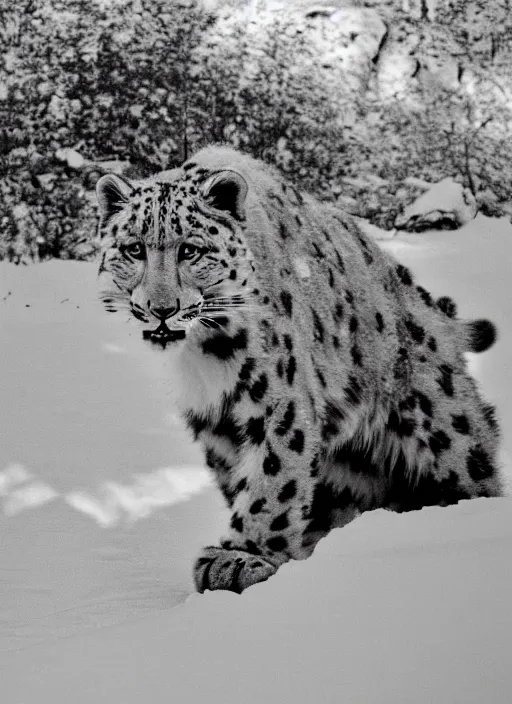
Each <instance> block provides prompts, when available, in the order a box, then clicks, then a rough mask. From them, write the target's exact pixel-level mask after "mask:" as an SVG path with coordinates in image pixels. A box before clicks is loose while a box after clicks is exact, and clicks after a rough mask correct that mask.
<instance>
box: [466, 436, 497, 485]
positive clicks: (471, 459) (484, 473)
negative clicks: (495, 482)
mask: <svg viewBox="0 0 512 704" xmlns="http://www.w3.org/2000/svg"><path fill="white" fill-rule="evenodd" d="M466 466H467V468H468V472H469V476H470V477H471V479H472V480H473V481H475V482H477V481H480V480H481V479H488V478H489V477H492V475H493V474H494V472H495V471H496V470H495V467H494V465H493V463H492V461H491V458H490V457H489V454H488V453H487V452H486V451H485V450H484V448H483V447H482V446H481V445H480V444H478V445H475V446H474V447H472V448H471V450H470V451H469V453H468V457H467V460H466Z"/></svg>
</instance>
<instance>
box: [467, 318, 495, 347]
mask: <svg viewBox="0 0 512 704" xmlns="http://www.w3.org/2000/svg"><path fill="white" fill-rule="evenodd" d="M470 330H471V339H470V348H471V351H472V352H485V350H488V349H489V347H492V345H494V343H495V342H496V338H497V336H498V333H497V330H496V326H495V325H494V324H493V323H491V321H490V320H474V321H473V322H472V323H470Z"/></svg>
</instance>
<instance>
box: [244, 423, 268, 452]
mask: <svg viewBox="0 0 512 704" xmlns="http://www.w3.org/2000/svg"><path fill="white" fill-rule="evenodd" d="M245 432H246V434H247V437H248V438H249V440H250V441H251V442H252V443H253V445H261V443H262V442H263V440H264V439H265V418H263V416H260V417H259V418H249V420H248V421H247V423H246V425H245Z"/></svg>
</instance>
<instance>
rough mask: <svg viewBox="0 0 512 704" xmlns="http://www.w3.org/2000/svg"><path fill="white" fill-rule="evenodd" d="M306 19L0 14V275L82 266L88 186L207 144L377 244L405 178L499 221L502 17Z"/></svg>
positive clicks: (223, 9)
mask: <svg viewBox="0 0 512 704" xmlns="http://www.w3.org/2000/svg"><path fill="white" fill-rule="evenodd" d="M310 4H311V3H310ZM320 4H321V3H320ZM324 4H325V3H324ZM333 4H335V3H333ZM307 5H308V3H304V2H303V3H302V4H301V3H297V4H296V5H293V3H292V2H290V3H289V7H288V8H286V9H285V10H283V11H281V12H270V11H269V10H267V9H265V7H264V4H262V3H260V5H259V6H258V7H257V8H256V10H255V11H253V13H252V15H249V14H248V13H247V12H246V9H247V8H245V7H244V3H243V2H242V1H241V0H240V1H238V2H231V3H230V2H228V1H227V2H222V0H219V1H218V2H216V3H212V2H210V3H209V4H208V5H205V4H204V2H202V1H201V0H111V1H110V2H104V3H96V2H91V0H20V1H19V2H18V3H11V2H8V0H0V47H1V54H0V258H7V259H9V260H11V261H14V262H17V263H19V262H27V261H40V260H43V259H46V258H51V257H61V258H75V259H88V258H91V257H92V256H94V253H95V250H96V243H95V239H94V236H95V222H96V205H95V202H94V195H93V187H94V183H95V180H96V179H97V178H98V176H99V175H100V174H101V173H102V172H104V171H105V170H108V169H109V168H112V167H113V168H117V169H123V170H124V172H125V173H126V175H128V176H130V177H141V176H147V175H150V174H152V173H155V172H157V171H159V170H162V169H166V168H171V167H173V166H175V165H178V164H180V163H181V162H182V161H183V160H184V159H186V158H187V157H188V156H190V155H191V154H193V152H194V151H196V150H197V149H198V148H199V147H202V146H204V145H205V144H207V143H212V142H228V143H231V144H233V145H234V146H236V147H239V148H241V149H243V150H245V151H248V152H250V153H251V154H253V155H254V156H256V157H259V158H262V159H264V160H265V161H267V162H269V163H274V164H276V165H277V166H278V167H279V168H280V169H281V171H282V172H283V173H284V174H285V175H286V176H287V177H288V178H290V179H291V180H293V181H294V182H296V183H297V184H298V185H299V186H301V187H303V188H306V189H308V190H310V191H312V192H313V193H315V194H316V195H317V196H318V197H320V198H324V199H329V200H334V201H339V202H340V204H341V205H344V206H347V205H348V206H349V207H350V208H351V209H352V210H353V211H354V212H356V214H358V215H361V216H362V217H366V218H368V219H369V220H370V221H372V222H373V223H375V224H378V225H380V226H382V227H385V228H386V227H388V228H390V227H392V225H393V221H394V217H395V216H396V214H397V213H398V212H400V210H401V208H402V207H403V205H404V202H407V200H410V199H411V197H412V196H413V195H414V193H412V192H411V188H410V187H409V188H406V187H405V185H404V184H405V180H406V179H408V178H409V179H410V177H416V178H418V179H422V180H424V181H428V182H430V183H434V182H437V181H439V180H441V179H442V178H445V177H448V176H449V177H453V178H455V179H456V180H458V181H459V182H461V183H463V184H464V186H466V187H467V188H469V189H470V190H471V192H472V193H473V195H474V196H475V197H476V200H477V203H478V205H479V207H480V209H481V210H482V211H483V212H484V213H486V214H489V215H502V214H504V213H506V212H509V209H510V192H511V175H510V174H511V169H510V165H511V163H512V161H511V158H512V141H511V139H510V129H511V120H510V117H511V110H512V71H511V70H510V67H511V66H512V18H511V15H512V10H511V9H510V8H509V7H508V5H509V3H508V2H507V1H506V0H493V1H492V2H488V1H486V0H480V1H478V0H445V1H444V2H443V1H442V0H438V2H437V3H435V2H434V1H433V0H431V1H430V2H428V3H427V2H425V0H419V1H417V0H409V1H408V0H405V1H404V0H387V1H386V0H381V1H380V2H379V1H377V0H373V1H372V0H368V1H367V2H361V1H360V0H353V2H352V3H350V5H351V6H352V7H354V8H358V9H357V10H353V11H352V12H353V14H352V18H354V17H356V19H357V12H361V13H363V14H361V23H360V24H361V29H360V31H359V29H357V27H356V30H354V29H353V28H352V29H351V30H350V31H348V30H347V29H346V26H345V29H344V28H343V23H342V22H338V23H336V22H333V21H332V20H330V19H329V16H328V13H323V12H322V11H318V12H316V11H311V8H309V12H306V10H305V8H306V6H307ZM346 5H347V3H344V4H343V6H344V7H345V6H346ZM364 12H372V13H374V15H375V16H376V17H380V19H381V20H382V26H383V28H384V31H383V32H382V36H380V37H379V36H377V35H375V36H373V35H372V36H370V35H369V36H368V39H367V41H366V40H365V24H366V19H365V18H366V15H364ZM354 13H356V14H354ZM370 34H371V33H370ZM362 40H363V41H362ZM372 41H373V44H372ZM358 52H359V53H358ZM347 57H348V58H347ZM69 150H71V151H69ZM106 162H112V163H110V164H109V163H106ZM413 190H414V189H413Z"/></svg>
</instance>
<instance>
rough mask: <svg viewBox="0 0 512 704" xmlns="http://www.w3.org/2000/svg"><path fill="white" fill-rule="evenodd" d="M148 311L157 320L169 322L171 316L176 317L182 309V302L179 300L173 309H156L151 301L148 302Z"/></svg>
mask: <svg viewBox="0 0 512 704" xmlns="http://www.w3.org/2000/svg"><path fill="white" fill-rule="evenodd" d="M148 309H149V311H150V313H151V314H152V315H154V316H155V318H158V319H159V320H167V319H168V318H170V317H171V316H173V315H175V314H176V313H177V312H178V311H179V309H180V301H179V299H177V301H176V305H175V306H172V307H171V308H155V307H152V306H151V301H148Z"/></svg>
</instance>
